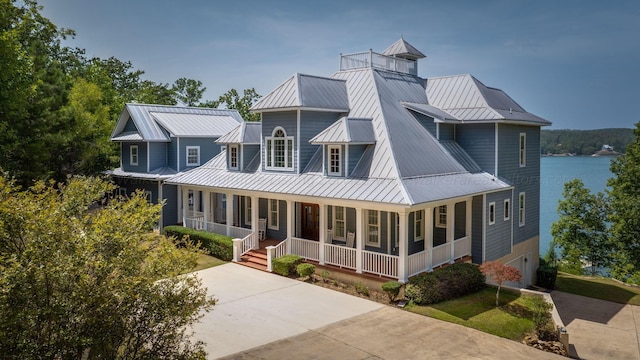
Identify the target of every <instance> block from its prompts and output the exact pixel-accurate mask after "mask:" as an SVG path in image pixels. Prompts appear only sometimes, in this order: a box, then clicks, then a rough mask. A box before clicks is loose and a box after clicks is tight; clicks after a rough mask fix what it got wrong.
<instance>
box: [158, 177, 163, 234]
mask: <svg viewBox="0 0 640 360" xmlns="http://www.w3.org/2000/svg"><path fill="white" fill-rule="evenodd" d="M161 203H162V180H158V201H157V202H156V204H161ZM161 214H162V210H161ZM163 220H164V214H162V215H160V221H158V227H159V228H160V231H162V228H163V226H162V221H163Z"/></svg>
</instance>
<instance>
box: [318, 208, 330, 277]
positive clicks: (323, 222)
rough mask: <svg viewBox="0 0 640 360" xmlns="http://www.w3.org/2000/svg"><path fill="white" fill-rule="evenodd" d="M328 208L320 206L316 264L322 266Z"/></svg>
mask: <svg viewBox="0 0 640 360" xmlns="http://www.w3.org/2000/svg"><path fill="white" fill-rule="evenodd" d="M328 208H329V206H327V205H325V204H320V209H318V211H320V239H319V241H318V242H319V243H318V246H319V247H318V262H319V263H320V265H324V243H325V242H326V241H327V228H328V226H327V214H328Z"/></svg>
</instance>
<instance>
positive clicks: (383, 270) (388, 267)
mask: <svg viewBox="0 0 640 360" xmlns="http://www.w3.org/2000/svg"><path fill="white" fill-rule="evenodd" d="M362 271H363V272H368V273H371V274H376V275H382V276H388V277H398V257H397V256H395V255H387V254H382V253H377V252H373V251H367V250H363V251H362Z"/></svg>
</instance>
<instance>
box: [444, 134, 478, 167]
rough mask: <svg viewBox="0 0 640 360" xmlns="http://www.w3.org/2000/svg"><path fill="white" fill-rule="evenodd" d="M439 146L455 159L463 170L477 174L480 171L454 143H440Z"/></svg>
mask: <svg viewBox="0 0 640 360" xmlns="http://www.w3.org/2000/svg"><path fill="white" fill-rule="evenodd" d="M440 145H442V147H444V149H445V150H446V151H447V152H448V153H449V154H451V156H453V158H454V159H456V161H457V162H459V163H460V165H462V166H464V168H465V169H466V170H467V171H468V172H470V173H479V172H481V171H482V168H480V166H479V165H478V164H477V163H476V162H475V161H474V160H473V158H472V157H471V156H469V154H467V152H466V151H464V149H463V148H462V146H460V144H458V143H457V142H455V141H440Z"/></svg>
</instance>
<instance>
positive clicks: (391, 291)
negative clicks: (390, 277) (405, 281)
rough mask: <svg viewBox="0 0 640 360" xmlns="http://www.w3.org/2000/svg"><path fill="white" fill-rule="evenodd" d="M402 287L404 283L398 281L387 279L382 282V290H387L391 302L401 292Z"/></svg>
mask: <svg viewBox="0 0 640 360" xmlns="http://www.w3.org/2000/svg"><path fill="white" fill-rule="evenodd" d="M400 289H402V283H399V282H397V281H387V282H386V283H384V284H382V291H384V292H386V293H387V296H389V302H393V300H395V298H396V296H398V294H399V293H400Z"/></svg>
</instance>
